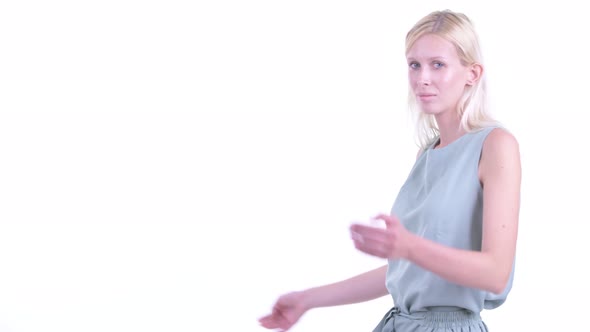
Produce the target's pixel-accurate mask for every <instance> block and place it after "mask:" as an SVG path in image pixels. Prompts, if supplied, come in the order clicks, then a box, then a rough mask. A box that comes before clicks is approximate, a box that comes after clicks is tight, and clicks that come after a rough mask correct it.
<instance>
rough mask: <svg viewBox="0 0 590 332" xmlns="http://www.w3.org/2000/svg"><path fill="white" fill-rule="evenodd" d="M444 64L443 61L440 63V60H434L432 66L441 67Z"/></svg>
mask: <svg viewBox="0 0 590 332" xmlns="http://www.w3.org/2000/svg"><path fill="white" fill-rule="evenodd" d="M444 65H445V64H444V63H442V62H435V63H434V68H441V67H443V66H444Z"/></svg>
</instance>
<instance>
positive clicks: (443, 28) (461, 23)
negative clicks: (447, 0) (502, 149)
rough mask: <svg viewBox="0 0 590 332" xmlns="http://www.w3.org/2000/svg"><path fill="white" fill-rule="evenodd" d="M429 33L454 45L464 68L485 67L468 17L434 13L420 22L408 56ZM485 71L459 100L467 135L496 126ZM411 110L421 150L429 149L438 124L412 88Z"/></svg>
mask: <svg viewBox="0 0 590 332" xmlns="http://www.w3.org/2000/svg"><path fill="white" fill-rule="evenodd" d="M426 34H434V35H437V36H439V37H442V38H444V39H445V40H447V41H449V42H451V43H452V44H453V45H454V46H455V48H456V50H457V54H458V56H459V59H460V61H461V63H462V64H463V65H464V66H469V65H472V64H476V63H477V64H480V65H482V66H483V56H482V54H481V48H480V45H479V38H478V36H477V33H476V31H475V28H474V25H473V23H472V22H471V20H469V18H468V17H467V16H466V15H464V14H462V13H456V12H453V11H450V10H444V11H435V12H432V13H430V14H428V15H427V16H425V17H424V18H422V19H421V20H419V21H418V22H417V23H416V24H415V25H414V27H412V29H411V30H410V31H408V33H407V35H406V54H407V52H408V51H409V50H410V48H411V47H412V46H413V45H414V43H415V42H416V40H418V39H419V38H420V37H422V36H424V35H426ZM486 85H487V84H486V75H485V70H484V71H483V72H482V76H481V77H480V78H479V80H477V81H476V82H475V83H474V84H473V85H471V86H466V88H465V91H464V92H463V96H462V97H461V99H460V100H459V103H458V106H457V113H458V115H459V117H460V118H461V126H462V128H463V129H464V130H465V131H467V132H472V131H475V130H478V129H481V128H483V127H486V126H489V125H496V124H497V121H495V120H494V119H493V118H492V116H491V115H490V110H489V105H488V102H487V87H486ZM408 107H409V108H410V111H411V112H412V114H414V115H415V116H416V118H415V120H416V136H417V140H418V145H419V146H420V147H421V148H426V147H428V146H429V145H430V144H431V143H432V142H433V141H434V140H435V139H436V138H437V137H438V135H439V131H438V127H437V125H436V121H435V119H434V116H433V115H432V114H426V113H424V112H421V111H420V109H419V107H418V104H417V102H416V96H415V94H414V92H413V91H412V88H411V87H410V89H409V93H408Z"/></svg>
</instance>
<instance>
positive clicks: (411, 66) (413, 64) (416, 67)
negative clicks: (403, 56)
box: [409, 62, 420, 69]
mask: <svg viewBox="0 0 590 332" xmlns="http://www.w3.org/2000/svg"><path fill="white" fill-rule="evenodd" d="M409 66H410V68H412V69H418V68H420V64H419V63H417V62H410V65H409Z"/></svg>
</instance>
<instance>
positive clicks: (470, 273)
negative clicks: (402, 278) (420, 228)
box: [408, 236, 510, 293]
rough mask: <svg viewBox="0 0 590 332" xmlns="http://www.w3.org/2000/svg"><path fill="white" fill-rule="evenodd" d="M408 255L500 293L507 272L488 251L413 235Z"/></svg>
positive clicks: (456, 278) (416, 261)
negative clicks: (456, 247) (450, 244)
mask: <svg viewBox="0 0 590 332" xmlns="http://www.w3.org/2000/svg"><path fill="white" fill-rule="evenodd" d="M412 243H413V248H412V250H410V255H409V257H408V259H409V260H410V261H412V262H413V263H414V264H416V265H419V266H420V267H422V268H424V269H426V270H429V271H432V272H434V273H436V274H437V275H439V276H441V277H442V278H444V279H447V280H449V281H451V282H454V283H456V284H459V285H463V286H467V287H472V288H478V289H483V290H486V291H490V292H493V293H501V292H502V291H503V290H504V288H505V286H506V283H507V282H508V278H509V276H510V268H509V267H504V266H503V265H505V264H502V263H501V262H499V259H497V258H495V257H494V256H493V255H492V254H491V253H487V252H482V251H470V250H460V249H455V248H451V247H446V246H443V245H441V244H438V243H435V242H432V241H429V240H427V239H424V238H421V237H418V236H416V237H415V239H414V241H412Z"/></svg>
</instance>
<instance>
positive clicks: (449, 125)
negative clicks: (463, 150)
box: [435, 112, 465, 149]
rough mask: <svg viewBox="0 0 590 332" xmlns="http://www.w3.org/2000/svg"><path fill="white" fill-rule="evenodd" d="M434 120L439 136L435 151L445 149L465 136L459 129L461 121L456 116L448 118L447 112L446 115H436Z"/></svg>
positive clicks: (461, 129) (460, 128) (462, 130)
mask: <svg viewBox="0 0 590 332" xmlns="http://www.w3.org/2000/svg"><path fill="white" fill-rule="evenodd" d="M453 115H454V114H453ZM435 118H436V124H437V125H438V131H439V135H440V138H439V142H438V144H437V145H436V146H435V149H436V148H442V147H445V146H447V145H449V144H451V143H452V142H454V141H455V140H456V139H457V138H459V137H461V136H463V135H464V134H465V130H464V129H463V128H462V127H461V119H459V118H458V117H457V116H450V114H448V112H447V114H439V115H436V116H435Z"/></svg>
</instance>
